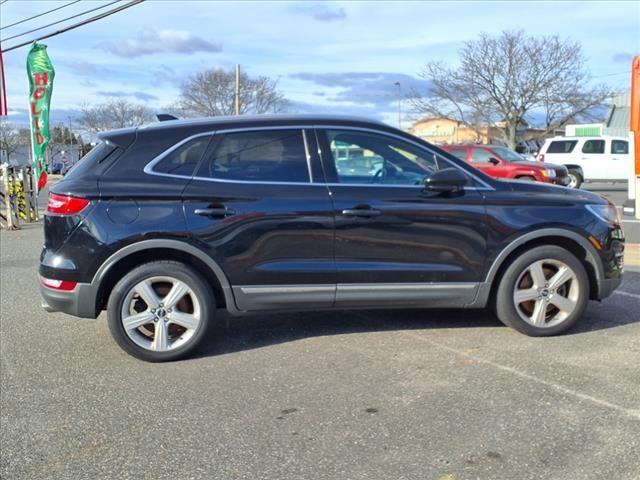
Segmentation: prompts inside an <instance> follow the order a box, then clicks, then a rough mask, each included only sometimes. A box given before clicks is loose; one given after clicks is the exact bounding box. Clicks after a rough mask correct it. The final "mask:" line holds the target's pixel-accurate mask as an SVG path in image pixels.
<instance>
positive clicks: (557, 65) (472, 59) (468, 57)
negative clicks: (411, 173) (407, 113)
mask: <svg viewBox="0 0 640 480" xmlns="http://www.w3.org/2000/svg"><path fill="white" fill-rule="evenodd" d="M459 57H460V65H459V66H458V67H455V68H450V67H448V66H446V65H444V64H442V63H439V62H431V63H428V64H427V65H426V66H425V68H424V71H423V73H422V75H421V76H422V77H423V78H424V79H425V80H427V82H428V85H429V88H428V91H427V92H425V94H424V95H423V96H421V95H420V94H418V93H415V92H414V95H413V98H412V102H413V105H414V107H415V108H416V110H417V111H419V112H421V113H427V114H430V115H435V116H443V117H448V118H451V119H454V120H457V121H460V122H463V123H465V124H468V125H470V126H471V127H472V128H478V127H477V125H478V119H482V123H483V124H484V126H489V125H493V126H497V127H499V130H500V131H501V133H502V137H503V138H502V139H501V140H503V141H504V142H505V143H506V144H507V145H508V146H509V147H511V148H515V146H516V135H517V131H518V127H520V126H521V125H523V124H525V123H529V124H535V123H536V122H535V115H533V114H538V116H543V117H544V118H545V120H544V128H545V129H546V131H547V132H549V131H552V130H553V129H554V128H558V127H561V126H563V125H565V124H566V123H567V122H569V121H570V120H573V119H575V118H576V117H581V116H582V117H587V118H588V117H589V116H590V114H592V113H593V111H594V110H595V109H596V108H597V107H599V106H602V105H603V103H604V102H605V100H606V99H607V97H608V96H609V95H610V94H611V92H610V91H609V89H607V88H606V87H605V86H603V85H596V86H589V82H590V77H589V75H588V73H587V72H586V71H585V67H584V65H585V58H584V56H583V54H582V50H581V47H580V45H579V44H577V43H573V42H571V41H568V40H562V39H561V38H559V37H558V36H551V37H547V36H541V37H528V36H525V34H524V33H523V32H521V31H518V32H502V34H501V35H499V36H497V37H491V36H489V35H487V34H481V35H480V38H478V39H477V40H472V41H468V42H466V43H465V44H464V46H463V48H462V49H461V51H460V53H459Z"/></svg>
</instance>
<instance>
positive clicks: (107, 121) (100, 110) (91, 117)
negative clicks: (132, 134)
mask: <svg viewBox="0 0 640 480" xmlns="http://www.w3.org/2000/svg"><path fill="white" fill-rule="evenodd" d="M80 111H81V112H82V115H81V117H80V119H79V123H80V126H81V128H83V129H84V130H86V131H87V132H89V133H92V134H95V133H98V132H102V131H105V130H112V129H114V128H124V127H136V126H138V125H142V124H144V123H148V122H151V121H153V112H152V110H151V109H150V108H148V107H147V106H146V105H142V104H138V103H132V102H129V101H127V100H124V99H120V100H112V101H109V102H106V103H101V104H99V105H93V106H92V105H88V104H83V105H81V106H80Z"/></svg>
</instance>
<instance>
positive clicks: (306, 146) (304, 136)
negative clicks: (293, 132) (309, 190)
mask: <svg viewBox="0 0 640 480" xmlns="http://www.w3.org/2000/svg"><path fill="white" fill-rule="evenodd" d="M302 143H304V155H305V157H306V161H307V171H308V172H309V183H313V170H312V168H311V152H310V151H309V142H308V141H307V131H306V130H305V129H304V128H303V129H302Z"/></svg>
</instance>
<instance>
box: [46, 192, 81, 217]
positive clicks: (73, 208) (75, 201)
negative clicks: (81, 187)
mask: <svg viewBox="0 0 640 480" xmlns="http://www.w3.org/2000/svg"><path fill="white" fill-rule="evenodd" d="M87 205H89V200H87V199H86V198H80V197H72V196H71V195H58V194H56V193H49V202H48V203H47V212H49V213H58V214H60V215H75V214H77V213H80V212H81V211H82V210H84V209H85V207H86V206H87Z"/></svg>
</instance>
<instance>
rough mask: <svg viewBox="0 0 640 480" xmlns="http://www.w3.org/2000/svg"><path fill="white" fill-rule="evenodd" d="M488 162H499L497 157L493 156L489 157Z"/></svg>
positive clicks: (496, 163) (495, 163)
mask: <svg viewBox="0 0 640 480" xmlns="http://www.w3.org/2000/svg"><path fill="white" fill-rule="evenodd" d="M489 163H493V164H494V165H498V164H499V163H500V160H498V159H497V158H495V157H491V158H490V159H489Z"/></svg>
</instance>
